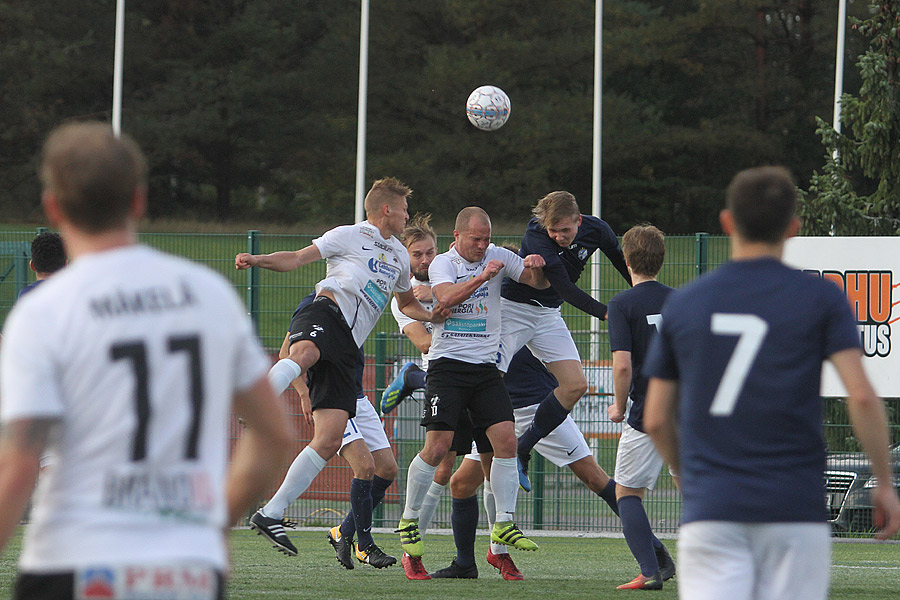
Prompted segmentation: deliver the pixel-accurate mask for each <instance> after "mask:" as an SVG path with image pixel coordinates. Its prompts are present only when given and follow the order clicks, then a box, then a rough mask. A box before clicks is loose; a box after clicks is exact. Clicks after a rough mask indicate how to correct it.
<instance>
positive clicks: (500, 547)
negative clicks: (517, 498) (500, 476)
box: [484, 479, 509, 554]
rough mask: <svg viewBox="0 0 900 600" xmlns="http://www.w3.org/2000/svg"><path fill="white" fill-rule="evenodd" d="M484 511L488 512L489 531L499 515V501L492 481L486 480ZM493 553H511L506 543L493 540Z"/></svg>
mask: <svg viewBox="0 0 900 600" xmlns="http://www.w3.org/2000/svg"><path fill="white" fill-rule="evenodd" d="M484 512H485V513H486V514H487V520H488V532H490V530H491V529H493V528H494V519H496V517H497V503H496V502H495V501H494V489H493V488H492V487H491V482H490V481H488V480H487V479H485V480H484ZM491 554H509V549H508V548H507V547H506V545H505V544H498V543H497V542H491Z"/></svg>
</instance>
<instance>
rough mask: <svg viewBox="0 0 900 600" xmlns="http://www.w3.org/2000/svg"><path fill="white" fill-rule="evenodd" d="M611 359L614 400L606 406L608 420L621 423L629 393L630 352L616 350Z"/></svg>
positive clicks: (623, 418)
mask: <svg viewBox="0 0 900 600" xmlns="http://www.w3.org/2000/svg"><path fill="white" fill-rule="evenodd" d="M612 359H613V389H614V391H615V400H614V401H613V403H612V404H610V405H609V406H608V407H607V408H606V412H607V413H608V414H609V420H610V421H612V422H613V423H621V422H622V421H624V420H625V406H626V404H627V402H628V394H629V393H631V378H632V367H631V352H628V351H625V350H617V351H615V352H613V353H612Z"/></svg>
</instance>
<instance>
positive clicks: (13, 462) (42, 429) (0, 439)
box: [0, 419, 59, 550]
mask: <svg viewBox="0 0 900 600" xmlns="http://www.w3.org/2000/svg"><path fill="white" fill-rule="evenodd" d="M58 423H59V420H58V419H21V420H16V421H11V422H9V423H7V424H5V425H3V426H2V427H0V550H3V548H5V547H6V544H7V542H8V541H9V538H10V537H11V536H12V535H13V533H15V531H16V527H18V525H19V522H20V521H21V520H22V515H24V514H25V510H26V508H27V507H28V499H29V498H31V492H32V491H34V484H35V483H36V482H37V479H38V473H40V470H41V453H43V451H44V448H45V447H46V446H47V442H48V440H49V439H50V434H51V431H52V430H53V428H54V427H55V426H56V425H57V424H58Z"/></svg>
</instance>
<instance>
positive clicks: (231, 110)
mask: <svg viewBox="0 0 900 600" xmlns="http://www.w3.org/2000/svg"><path fill="white" fill-rule="evenodd" d="M834 4H835V3H833V2H821V1H816V0H703V1H702V2H701V1H700V0H676V1H673V0H605V3H604V5H605V14H604V48H603V51H604V72H603V78H604V81H603V84H604V98H603V119H604V123H603V125H604V127H603V131H604V139H603V157H602V158H603V161H602V163H603V164H602V168H603V198H602V207H603V208H602V210H603V216H604V218H606V219H607V220H608V221H609V222H610V223H611V224H612V225H613V227H614V228H615V229H616V230H617V231H624V230H625V229H627V228H628V227H630V226H631V225H633V224H634V223H636V222H640V221H652V222H654V223H656V224H658V225H659V226H660V227H662V228H663V229H664V230H665V231H667V232H669V233H691V232H694V231H701V230H706V231H718V225H717V222H716V215H717V214H718V208H719V206H720V204H721V197H722V190H723V189H724V187H725V185H726V184H727V182H728V180H729V179H730V177H731V176H732V175H733V174H734V172H736V171H737V170H739V169H741V168H745V167H748V166H752V165H756V164H760V163H764V162H778V163H782V164H786V165H788V166H789V168H791V170H792V171H793V172H794V173H795V174H796V175H797V177H798V179H799V181H800V182H801V184H802V185H803V186H805V185H806V183H807V182H808V180H809V177H810V175H812V173H813V170H814V169H815V168H816V167H817V166H818V165H819V164H820V159H819V154H820V152H821V151H820V149H819V148H820V147H819V146H818V144H819V142H818V139H817V137H816V135H815V122H814V115H816V114H827V113H828V112H830V102H831V89H832V84H831V77H832V73H833V60H834V58H833V57H834V37H835V32H834V23H835V19H836V6H834ZM594 5H595V1H594V0H558V1H556V2H545V1H541V0H491V1H488V0H435V1H433V2H421V1H419V0H393V1H392V2H373V3H372V6H371V19H370V50H369V61H370V64H369V97H368V108H369V110H368V129H367V133H368V140H367V141H368V143H367V169H366V179H367V180H369V181H371V180H373V179H375V178H377V177H381V176H384V175H394V176H396V177H399V178H400V179H402V180H404V181H406V182H408V183H409V184H410V185H411V186H412V187H413V188H414V189H415V190H416V193H415V195H414V197H413V209H414V210H428V211H431V212H432V213H435V215H436V216H437V217H438V218H442V219H444V220H449V219H451V218H452V217H453V216H454V215H455V214H456V212H457V211H458V209H459V208H460V207H461V206H464V205H466V204H473V203H474V204H480V205H482V206H484V207H485V208H486V209H487V210H488V211H489V212H490V213H491V215H493V216H494V217H495V220H497V221H498V222H499V221H502V220H508V221H509V222H510V223H514V224H523V223H524V220H525V218H526V217H527V215H528V211H529V209H530V207H531V206H532V205H533V204H534V202H535V201H536V199H537V198H539V197H541V196H543V195H544V194H546V193H547V192H549V191H551V190H554V189H566V190H569V191H571V192H572V193H573V194H575V196H576V197H577V198H578V199H579V201H580V203H581V205H582V209H583V210H585V211H588V210H589V207H590V200H591V180H592V175H591V164H592V156H591V152H592V118H593V117H592V109H593V64H594ZM851 6H852V8H853V10H854V11H857V12H858V11H859V10H861V9H862V8H864V3H863V2H861V1H860V0H857V1H856V2H855V3H853V2H852V0H851ZM359 8H360V7H359V3H358V2H319V1H316V0H145V1H143V2H140V3H131V4H129V5H128V10H127V12H126V34H125V39H126V55H125V78H124V81H125V90H124V103H123V129H124V130H125V131H126V132H128V133H130V134H132V135H133V136H135V137H136V138H137V139H138V141H139V142H140V143H141V144H142V145H143V147H144V148H145V149H146V151H147V153H148V157H149V161H150V165H151V172H150V175H151V178H150V185H151V193H152V198H153V202H152V203H151V205H152V207H153V208H152V211H153V212H152V216H153V217H154V218H159V217H167V218H186V219H195V220H215V221H219V222H233V223H235V226H236V227H237V228H241V227H242V226H243V225H244V223H245V222H246V220H251V219H252V220H253V221H254V222H256V223H259V222H260V221H271V222H279V223H284V224H294V223H298V222H304V223H309V224H311V225H310V227H314V228H319V229H320V228H324V227H325V226H328V225H333V224H337V223H345V222H349V221H350V220H351V219H352V216H353V207H352V205H353V194H354V183H355V156H356V102H357V89H358V83H357V69H358V57H359V47H358V39H359ZM114 14H115V0H97V1H96V2H91V3H86V4H84V3H80V4H79V3H74V4H73V3H62V4H60V3H58V2H50V1H49V0H32V1H30V2H27V3H26V2H19V1H4V0H0V35H2V39H3V40H4V42H5V43H4V44H3V45H0V69H2V72H3V73H4V74H7V73H9V74H10V76H8V77H4V78H0V135H3V136H4V144H2V145H0V190H2V192H0V217H3V218H4V219H32V220H33V219H36V218H39V215H40V211H39V208H38V193H39V192H38V186H37V182H36V179H35V178H34V165H35V163H36V154H37V152H38V150H39V147H40V143H41V141H42V139H43V137H44V136H45V135H46V133H47V132H48V131H49V130H50V129H51V128H52V126H53V125H55V124H57V123H58V122H59V121H61V120H63V119H67V118H84V117H92V118H101V119H108V118H109V113H110V108H109V105H110V99H111V82H112V44H113V33H114V30H113V28H114ZM857 39H858V37H854V36H851V38H850V40H849V42H850V43H849V45H848V53H851V55H852V56H856V55H857V53H856V52H855V51H854V43H855V41H856V40H857ZM859 39H861V38H859ZM863 47H864V46H858V47H857V48H858V49H859V50H861V49H862V48H863ZM483 84H494V85H498V86H500V87H501V88H503V89H504V90H505V91H506V92H507V93H508V94H509V96H510V97H511V99H512V117H511V119H510V121H509V122H508V123H507V124H506V125H505V126H504V127H503V128H502V129H500V130H499V131H495V132H490V133H486V132H482V131H479V130H476V129H475V128H473V127H472V126H471V125H470V124H469V123H468V121H467V120H466V118H465V116H464V112H463V103H464V102H465V99H466V97H467V96H468V94H469V92H470V91H471V90H472V89H474V88H475V87H477V86H479V85H483ZM855 85H856V82H855V81H854V80H853V78H852V77H850V78H848V80H847V88H848V90H855V89H856V88H855V87H854V86H855Z"/></svg>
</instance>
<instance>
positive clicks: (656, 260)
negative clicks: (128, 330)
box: [606, 225, 675, 590]
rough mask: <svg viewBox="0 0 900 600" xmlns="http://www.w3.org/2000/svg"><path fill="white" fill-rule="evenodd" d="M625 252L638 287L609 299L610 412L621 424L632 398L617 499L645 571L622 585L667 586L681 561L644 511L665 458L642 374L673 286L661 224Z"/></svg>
mask: <svg viewBox="0 0 900 600" xmlns="http://www.w3.org/2000/svg"><path fill="white" fill-rule="evenodd" d="M622 251H623V252H624V254H625V262H626V264H627V265H628V270H629V272H630V273H631V282H632V284H633V285H634V287H632V288H631V289H629V290H625V291H624V292H621V293H619V294H616V295H615V296H613V297H612V299H611V300H610V301H609V309H608V312H607V316H606V317H607V320H608V322H609V347H610V348H609V349H610V350H611V351H612V357H613V387H614V389H615V401H614V402H613V403H612V404H610V405H609V408H608V412H609V418H610V420H611V421H612V422H613V423H621V422H622V421H624V420H625V409H626V404H627V402H628V399H629V397H630V398H631V410H630V411H629V412H628V422H627V423H626V424H625V425H623V428H622V436H621V437H620V438H619V448H618V451H617V452H616V500H617V501H618V505H619V518H620V519H622V533H624V534H625V541H626V542H628V547H629V548H630V549H631V553H632V554H633V555H634V557H635V559H637V561H638V564H639V565H640V567H641V573H640V575H638V576H637V577H635V578H634V579H633V580H632V581H630V582H628V583H626V584H623V585H620V586H619V587H618V588H617V589H620V590H636V589H643V590H648V589H652V590H661V589H662V582H663V581H665V580H667V579H671V578H672V577H673V576H674V575H675V563H674V562H672V559H671V557H670V556H669V555H668V553H667V552H665V550H664V549H661V545H660V546H658V547H655V546H654V543H653V540H654V536H653V531H652V530H651V529H650V521H649V520H648V519H647V513H646V512H645V510H644V504H643V498H644V494H645V493H646V491H647V490H648V489H653V486H654V485H655V483H656V478H657V477H658V476H659V470H660V468H661V467H662V464H663V460H662V457H661V456H660V455H659V452H657V451H656V448H655V447H654V446H653V441H652V440H651V439H650V437H649V436H648V435H647V434H646V433H644V425H643V416H644V396H645V395H646V393H647V378H646V377H644V376H643V375H641V368H642V367H643V364H644V359H645V357H646V355H647V348H648V347H649V345H650V339H651V337H652V336H654V335H655V334H656V329H657V327H658V325H659V320H660V312H661V311H662V306H663V302H665V300H666V297H667V296H668V295H669V292H671V291H672V288H670V287H668V286H665V285H663V284H661V283H659V282H658V281H657V280H656V276H657V274H658V273H659V270H660V269H661V268H662V264H663V260H664V259H665V256H666V243H665V238H664V237H663V233H662V232H661V231H660V230H659V229H657V228H656V227H654V226H652V225H636V226H634V227H632V228H631V229H629V230H628V231H626V232H625V235H624V236H622Z"/></svg>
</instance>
